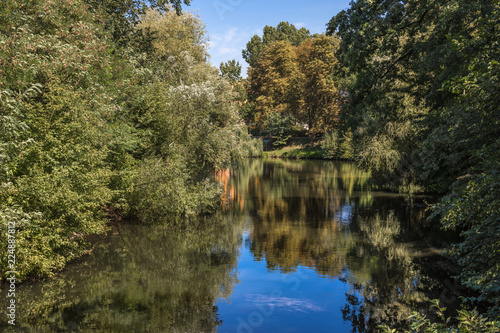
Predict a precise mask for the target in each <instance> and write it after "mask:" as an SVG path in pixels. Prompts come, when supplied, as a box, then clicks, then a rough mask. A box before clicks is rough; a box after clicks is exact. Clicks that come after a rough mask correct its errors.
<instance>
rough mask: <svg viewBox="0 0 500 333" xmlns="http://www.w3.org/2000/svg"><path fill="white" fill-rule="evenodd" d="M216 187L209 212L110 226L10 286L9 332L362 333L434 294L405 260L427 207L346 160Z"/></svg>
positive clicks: (245, 175)
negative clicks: (186, 221)
mask: <svg viewBox="0 0 500 333" xmlns="http://www.w3.org/2000/svg"><path fill="white" fill-rule="evenodd" d="M216 178H217V179H218V180H219V181H220V182H221V184H222V185H223V187H224V193H223V198H222V199H223V200H222V201H223V208H224V212H223V213H221V214H220V216H214V217H211V218H205V219H200V220H197V221H195V223H194V224H192V225H190V226H188V227H186V228H184V229H178V228H166V227H158V226H137V225H123V226H120V227H119V228H117V229H114V230H113V231H112V232H111V233H110V234H109V235H108V236H107V237H106V238H105V239H102V240H100V241H99V243H98V244H97V245H96V247H95V249H94V251H93V253H92V255H90V256H88V257H86V258H83V259H82V260H80V261H79V262H76V263H74V264H72V265H70V266H69V267H68V268H67V269H66V270H65V271H63V272H62V273H61V274H60V275H59V276H58V277H57V278H55V279H53V280H49V281H42V282H36V283H31V284H30V283H27V284H26V283H25V284H23V285H20V286H18V293H17V295H18V297H17V300H18V303H19V304H20V307H19V309H20V311H19V312H18V316H17V318H16V319H17V322H18V323H19V324H20V325H18V326H16V329H17V330H18V331H26V332H68V331H81V332H215V331H218V332H280V331H290V332H309V331H315V332H332V331H334V332H371V331H373V330H374V328H375V327H376V326H377V325H378V324H380V323H391V322H393V323H395V322H398V321H399V320H402V319H403V318H405V317H406V316H407V315H408V314H409V313H410V312H411V311H413V310H415V309H416V308H418V307H419V306H420V305H421V304H423V300H424V296H425V295H427V294H429V293H430V292H432V291H433V290H437V289H438V287H436V284H435V282H434V280H432V279H431V278H430V277H429V276H428V274H423V273H422V267H423V266H422V265H421V264H420V263H419V261H418V259H416V258H417V257H418V255H417V254H419V253H420V252H421V251H420V249H421V247H423V246H425V244H422V242H421V240H422V239H424V238H425V239H428V238H429V237H428V236H429V234H430V233H431V228H430V226H428V225H426V224H425V223H424V217H425V213H424V209H423V208H419V207H415V206H414V205H413V204H412V203H411V202H410V201H408V200H406V199H405V198H403V197H399V196H394V195H389V194H387V193H380V192H371V191H370V188H369V175H368V174H366V173H364V172H362V171H360V170H358V169H357V168H356V167H355V166H354V165H353V164H352V163H346V162H319V161H286V160H274V161H266V160H261V159H252V160H248V161H247V162H246V163H245V164H243V165H241V166H240V167H238V168H235V169H232V170H222V171H219V172H218V173H217V174H216ZM433 288H434V289H433ZM0 302H1V303H0V306H2V307H4V308H5V307H6V303H5V302H6V298H5V290H4V291H2V298H1V300H0ZM6 326H7V322H6V317H0V327H6ZM9 330H10V331H14V329H12V328H11V327H10V328H8V330H7V331H9Z"/></svg>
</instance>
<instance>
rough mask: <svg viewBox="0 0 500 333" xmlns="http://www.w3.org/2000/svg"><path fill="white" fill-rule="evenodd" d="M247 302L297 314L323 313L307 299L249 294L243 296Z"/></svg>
mask: <svg viewBox="0 0 500 333" xmlns="http://www.w3.org/2000/svg"><path fill="white" fill-rule="evenodd" d="M245 300H246V301H247V302H253V303H255V304H260V305H263V306H268V307H270V308H274V307H277V308H281V309H283V310H287V311H298V312H308V311H314V312H318V311H325V309H323V308H322V307H320V306H318V305H315V304H314V303H313V302H311V301H310V300H307V299H297V298H289V297H270V296H267V295H261V294H250V295H246V296H245Z"/></svg>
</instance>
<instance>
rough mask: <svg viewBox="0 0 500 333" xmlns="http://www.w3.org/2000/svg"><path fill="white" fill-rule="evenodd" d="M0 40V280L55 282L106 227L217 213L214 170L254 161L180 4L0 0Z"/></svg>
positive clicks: (199, 33)
mask: <svg viewBox="0 0 500 333" xmlns="http://www.w3.org/2000/svg"><path fill="white" fill-rule="evenodd" d="M184 3H185V4H189V1H187V0H184ZM0 33H1V34H0V91H1V99H0V139H1V141H0V160H1V168H0V182H1V187H0V221H1V225H2V228H3V229H2V232H1V235H2V236H1V238H0V239H1V249H2V250H1V255H0V269H1V271H2V272H5V271H9V270H13V269H12V268H15V270H17V272H18V273H19V275H18V278H20V279H23V278H25V277H27V276H47V275H51V274H53V272H55V271H57V270H58V269H60V268H61V267H63V265H64V264H65V263H66V262H67V261H69V260H71V259H73V258H75V257H77V256H79V255H81V254H82V253H84V251H85V250H86V249H87V246H86V236H87V235H90V234H95V233H101V232H103V231H104V230H105V228H106V220H105V217H117V216H119V217H130V218H134V219H135V220H137V221H139V222H141V223H155V222H168V223H178V222H181V221H183V219H185V218H189V217H192V216H194V215H197V214H203V213H208V212H211V211H213V210H214V209H215V208H216V207H217V203H218V200H219V194H220V192H221V189H220V187H219V186H218V185H217V183H215V182H214V181H213V172H214V170H216V169H220V168H223V167H226V166H227V165H228V164H229V163H231V161H234V160H237V159H238V158H241V157H243V156H247V155H248V154H259V145H258V143H257V144H255V143H253V142H252V141H250V140H249V137H248V134H247V129H246V127H245V126H244V124H243V122H242V121H241V120H240V117H239V114H238V112H237V107H238V104H237V99H236V98H237V96H236V94H235V93H234V92H233V91H232V89H231V85H230V83H229V81H228V80H227V79H225V78H223V77H222V76H221V75H220V74H219V72H218V70H217V69H216V68H214V67H211V66H210V65H209V63H208V61H207V59H208V54H207V36H206V33H205V30H204V25H203V23H202V22H201V20H200V19H199V17H197V16H195V15H193V14H191V13H187V12H182V8H181V1H179V0H170V1H165V0H158V1H149V2H148V6H146V5H143V4H141V3H140V2H135V1H133V2H132V1H130V2H116V1H94V0H85V1H84V0H57V1H56V0H43V1H42V0H22V1H14V0H6V1H3V2H2V6H0ZM8 223H11V224H13V223H15V234H12V235H11V236H15V240H14V238H13V237H11V240H8V239H7V238H8V234H7V226H8ZM9 251H10V252H9ZM8 254H15V262H13V261H11V262H8ZM9 259H12V257H11V258H9Z"/></svg>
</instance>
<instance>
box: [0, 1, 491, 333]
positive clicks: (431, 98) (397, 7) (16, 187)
mask: <svg viewBox="0 0 500 333" xmlns="http://www.w3.org/2000/svg"><path fill="white" fill-rule="evenodd" d="M189 4H190V0H184V1H181V0H152V1H149V2H148V4H147V5H146V4H144V3H142V2H139V1H114V0H106V1H101V0H21V1H16V0H5V1H3V3H2V6H1V7H0V183H1V187H0V222H1V225H2V228H3V229H2V232H1V236H0V243H1V248H2V250H1V257H0V269H1V272H2V273H1V274H2V280H3V279H5V274H4V272H7V271H9V270H12V269H9V267H10V265H11V263H9V260H8V254H9V253H10V252H9V250H10V249H12V248H14V247H15V249H16V252H15V268H16V271H17V272H18V281H22V280H25V279H33V278H40V277H50V276H53V275H54V274H56V273H57V272H58V271H60V270H61V269H62V268H63V267H64V266H65V265H66V264H67V263H68V262H69V261H71V260H73V259H75V258H78V257H80V256H81V255H83V254H85V253H89V251H90V248H91V245H90V243H91V242H90V236H92V235H95V234H103V233H105V232H106V230H107V228H108V225H109V224H110V223H121V222H122V221H123V220H129V221H130V220H133V221H136V222H137V223H140V224H153V223H164V224H168V225H182V224H184V223H185V221H188V220H189V219H191V218H194V217H196V216H199V215H208V214H211V213H213V212H215V211H216V210H218V209H219V207H220V195H221V193H222V191H223V189H222V187H221V185H220V184H219V182H218V181H217V180H216V177H214V171H215V170H222V169H224V168H227V167H228V166H230V165H232V164H235V163H237V162H238V161H239V160H241V159H243V158H246V157H256V156H261V155H262V141H259V140H256V139H252V134H253V135H262V136H268V137H272V138H274V140H275V142H276V144H278V145H284V144H286V142H287V140H288V139H289V138H290V137H292V136H308V137H309V138H314V139H317V140H320V142H321V147H322V149H323V151H324V157H326V158H334V159H335V158H338V159H349V160H353V161H356V163H357V164H358V165H359V166H361V167H362V168H363V169H364V170H366V171H369V172H370V173H371V181H373V182H374V183H375V184H377V185H378V186H380V188H383V189H385V190H390V191H393V192H401V193H407V194H408V195H413V194H419V193H426V194H433V195H438V196H439V197H440V198H441V199H440V200H439V201H438V203H436V204H433V205H431V206H430V210H431V214H430V217H429V220H430V221H433V222H434V223H440V224H441V226H442V229H443V230H449V231H453V232H455V233H457V235H459V239H460V240H459V241H458V242H456V243H455V244H453V245H452V246H450V248H449V249H448V250H447V252H446V253H445V255H446V256H447V257H448V258H450V259H451V260H452V261H453V262H454V263H455V264H456V265H457V266H458V267H460V274H459V275H458V278H459V280H460V281H461V283H462V284H463V285H464V286H466V287H467V288H469V289H470V290H472V292H473V295H475V296H471V297H469V298H464V299H463V302H464V304H472V305H474V304H476V303H481V304H483V306H484V307H485V308H486V309H487V310H485V311H484V312H483V313H482V314H481V315H478V316H476V317H475V320H477V323H479V324H478V325H480V326H481V325H482V326H481V330H484V332H498V330H495V329H498V326H496V327H494V326H495V325H497V324H495V323H491V322H487V320H498V318H499V315H500V171H499V170H500V84H499V74H500V63H499V62H500V31H499V30H500V23H499V22H500V20H499V15H500V3H499V1H498V0H484V1H466V0H452V1H450V0H432V1H431V0H418V1H417V0H403V1H397V0H376V1H374V0H353V1H352V2H351V4H350V7H349V8H348V9H346V10H344V11H342V12H340V13H338V14H337V15H335V16H333V17H332V19H331V20H330V22H325V32H324V33H323V34H311V33H310V31H309V30H307V29H305V28H296V27H295V26H294V25H293V24H289V23H288V22H281V23H279V24H278V25H277V26H276V27H272V26H266V27H264V29H263V32H262V35H261V36H259V35H255V36H254V37H252V38H251V40H250V41H249V42H248V43H247V45H246V48H245V49H244V50H243V58H244V59H245V61H247V63H248V64H249V70H248V77H247V78H245V79H243V78H242V76H241V65H240V64H239V63H238V62H236V61H235V60H230V61H228V62H226V63H222V64H221V65H220V68H219V69H218V68H215V67H213V66H212V65H210V62H209V54H208V36H207V33H206V31H205V27H204V24H203V22H202V20H201V18H200V17H199V16H197V15H195V14H193V13H191V12H188V11H183V8H182V7H183V6H186V5H189ZM9 223H10V224H13V225H15V238H13V237H12V236H9V234H8V233H7V230H8V225H9ZM14 239H15V240H14ZM11 252H12V251H11ZM484 304H486V305H484ZM464 318H465V317H464ZM418 320H421V321H418ZM464 320H465V319H464ZM418 323H420V324H421V328H420V329H421V330H420V331H422V332H423V331H424V328H425V329H428V331H425V332H441V331H443V332H444V330H445V325H443V326H439V325H437V324H433V323H430V322H429V321H428V320H427V321H426V319H423V318H420V317H417V321H416V324H418ZM386 329H387V331H390V329H389V328H386ZM416 329H418V328H416ZM478 330H479V328H478ZM420 331H419V332H420ZM451 331H453V328H452V329H450V332H451ZM472 331H474V330H472ZM472 331H471V332H472ZM447 332H448V331H447ZM453 332H455V331H453ZM460 332H461V331H460ZM464 332H465V331H464Z"/></svg>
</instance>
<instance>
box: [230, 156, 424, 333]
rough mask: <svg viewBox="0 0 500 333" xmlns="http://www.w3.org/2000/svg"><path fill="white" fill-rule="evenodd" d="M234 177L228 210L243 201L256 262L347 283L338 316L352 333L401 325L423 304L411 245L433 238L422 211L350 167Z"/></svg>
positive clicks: (284, 168)
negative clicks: (375, 186)
mask: <svg viewBox="0 0 500 333" xmlns="http://www.w3.org/2000/svg"><path fill="white" fill-rule="evenodd" d="M228 175H229V174H228ZM230 177H231V181H228V182H227V183H228V184H229V186H232V190H231V191H226V194H228V193H230V195H228V196H227V198H226V203H227V205H228V207H229V209H230V210H231V209H232V210H233V211H238V212H241V210H242V209H241V205H240V204H239V202H241V200H244V201H245V207H246V211H244V212H242V213H244V214H248V215H249V216H250V219H251V224H250V235H249V239H248V241H247V242H248V243H249V244H248V246H249V248H250V251H251V252H252V253H253V256H254V258H255V259H256V260H259V261H261V260H265V262H266V265H267V267H268V269H270V270H279V271H281V272H283V273H288V272H293V271H295V270H296V269H297V267H299V265H300V266H306V267H310V268H312V269H314V270H315V271H316V272H317V274H319V275H323V276H328V277H330V278H337V279H340V280H342V281H344V282H346V284H348V285H349V286H350V290H349V292H347V293H346V294H345V295H344V296H345V298H346V304H345V306H344V307H342V309H341V313H342V317H343V319H344V320H346V321H350V322H351V323H352V332H369V331H372V330H373V329H374V328H375V327H376V326H377V325H378V324H380V323H382V322H384V323H389V322H392V323H397V324H401V322H404V321H405V319H406V317H407V316H408V315H410V314H411V313H412V311H413V310H415V309H416V307H419V306H423V305H424V304H425V292H428V291H429V290H423V289H422V288H424V287H423V286H422V284H421V283H420V281H421V280H422V279H428V277H427V276H424V275H422V274H421V273H420V270H419V265H417V264H416V263H415V260H414V258H415V255H416V254H417V253H418V250H417V249H416V248H415V244H417V243H415V242H414V241H416V240H420V239H421V238H422V237H423V236H424V234H426V233H428V232H429V227H428V226H427V225H426V224H425V212H424V209H422V208H416V207H414V206H413V205H409V202H408V201H407V198H404V197H400V196H395V195H389V194H387V193H378V192H370V191H369V182H368V180H369V175H368V174H367V173H364V172H362V171H360V170H359V169H357V168H356V167H355V166H354V165H353V164H351V163H346V162H309V161H287V160H276V161H263V160H251V161H250V162H249V166H248V167H247V168H242V169H241V170H236V171H233V172H232V173H231V174H230ZM231 201H234V203H232V204H231ZM401 221H404V223H402V222H401ZM428 282H429V281H428ZM425 288H428V289H429V288H432V283H430V284H428V287H425ZM424 291H425V292H424ZM337 297H338V295H337ZM393 327H394V325H393Z"/></svg>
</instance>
